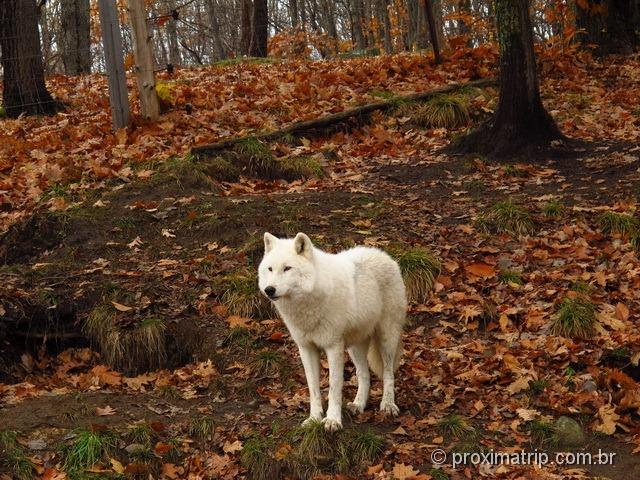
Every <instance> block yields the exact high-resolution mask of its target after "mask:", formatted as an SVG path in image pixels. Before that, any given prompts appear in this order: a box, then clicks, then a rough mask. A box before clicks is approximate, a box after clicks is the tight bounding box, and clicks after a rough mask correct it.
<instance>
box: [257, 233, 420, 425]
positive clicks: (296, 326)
mask: <svg viewBox="0 0 640 480" xmlns="http://www.w3.org/2000/svg"><path fill="white" fill-rule="evenodd" d="M264 249H265V254H264V258H263V259H262V262H261V263H260V267H259V269H258V273H259V286H260V290H261V291H262V292H263V293H264V294H265V295H266V296H267V297H268V298H269V299H270V300H271V301H272V302H273V304H274V305H275V307H276V309H277V310H278V312H279V313H280V316H281V317H282V319H283V320H284V323H285V324H286V325H287V328H288V329H289V332H290V333H291V337H293V339H294V340H295V342H296V344H297V345H298V349H299V350H300V357H301V358H302V364H303V366H304V371H305V375H306V377H307V384H308V386H309V398H310V403H311V414H310V416H309V418H308V419H307V420H305V422H309V421H311V420H322V422H323V423H324V426H325V429H326V430H328V431H335V430H339V429H340V428H342V411H341V410H342V382H343V377H344V350H345V348H346V349H347V350H348V351H349V355H350V356H351V360H352V361H353V363H354V365H355V367H356V376H357V379H358V392H357V394H356V397H355V399H354V401H353V402H350V403H349V404H348V405H347V408H349V410H351V411H352V412H354V413H361V412H362V411H363V410H364V408H365V406H366V404H367V399H368V397H369V384H370V377H369V367H371V369H372V370H373V372H374V373H375V374H376V375H377V376H378V377H380V378H382V380H383V394H382V401H381V402H380V410H382V411H383V412H385V413H386V414H391V415H397V414H398V412H399V410H398V407H397V406H396V403H395V394H394V372H395V370H396V369H397V367H398V364H399V362H400V355H401V354H402V344H401V335H402V327H403V325H404V321H405V313H406V308H407V300H406V294H405V287H404V283H403V281H402V275H401V274H400V268H399V267H398V264H397V263H396V262H395V261H394V260H393V259H392V258H391V257H389V255H387V254H386V253H384V252H383V251H381V250H378V249H375V248H367V247H356V248H352V249H350V250H345V251H343V252H340V253H338V254H330V253H326V252H323V251H322V250H319V249H317V248H315V247H314V246H313V244H312V243H311V240H310V239H309V237H308V236H307V235H305V234H304V233H298V234H297V235H296V237H295V238H293V239H278V238H276V237H274V236H273V235H271V234H270V233H265V234H264ZM320 350H324V351H325V352H326V353H327V359H328V362H329V406H328V408H327V416H326V418H324V419H323V418H322V415H323V408H322V397H321V394H320Z"/></svg>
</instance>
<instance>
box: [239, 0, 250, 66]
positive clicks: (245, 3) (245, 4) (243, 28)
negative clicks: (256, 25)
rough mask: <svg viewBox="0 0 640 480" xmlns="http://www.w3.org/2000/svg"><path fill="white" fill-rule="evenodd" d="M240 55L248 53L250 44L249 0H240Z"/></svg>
mask: <svg viewBox="0 0 640 480" xmlns="http://www.w3.org/2000/svg"><path fill="white" fill-rule="evenodd" d="M241 2H242V3H241V6H242V9H241V11H240V55H249V48H250V46H251V0H241Z"/></svg>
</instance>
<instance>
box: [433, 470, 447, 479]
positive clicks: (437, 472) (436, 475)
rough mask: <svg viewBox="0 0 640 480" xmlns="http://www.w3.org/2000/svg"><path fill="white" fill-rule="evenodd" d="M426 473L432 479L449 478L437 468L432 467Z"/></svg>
mask: <svg viewBox="0 0 640 480" xmlns="http://www.w3.org/2000/svg"><path fill="white" fill-rule="evenodd" d="M428 473H429V475H430V476H431V478H432V480H449V476H448V475H447V474H446V473H445V472H443V471H442V470H441V469H439V468H432V469H431V470H429V472H428Z"/></svg>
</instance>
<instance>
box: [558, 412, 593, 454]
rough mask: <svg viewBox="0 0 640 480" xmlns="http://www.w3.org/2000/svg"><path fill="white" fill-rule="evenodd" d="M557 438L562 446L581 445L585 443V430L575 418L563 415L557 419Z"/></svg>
mask: <svg viewBox="0 0 640 480" xmlns="http://www.w3.org/2000/svg"><path fill="white" fill-rule="evenodd" d="M555 430H556V438H557V440H558V445H559V446H561V447H580V446H582V445H584V444H585V442H586V438H585V435H584V431H583V430H582V427H581V426H580V424H579V423H578V422H576V421H575V420H574V419H573V418H569V417H567V416H564V415H563V416H562V417H560V418H558V419H557V420H556V425H555Z"/></svg>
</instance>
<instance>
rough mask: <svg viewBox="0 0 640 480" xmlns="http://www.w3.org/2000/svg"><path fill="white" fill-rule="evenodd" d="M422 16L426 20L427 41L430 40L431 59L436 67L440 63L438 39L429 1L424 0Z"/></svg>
mask: <svg viewBox="0 0 640 480" xmlns="http://www.w3.org/2000/svg"><path fill="white" fill-rule="evenodd" d="M424 16H425V18H426V19H427V26H428V27H429V39H430V40H431V47H432V48H433V57H434V58H435V61H436V65H438V64H440V63H442V58H441V57H440V38H438V31H437V30H436V20H435V18H434V16H433V6H432V5H431V0H424Z"/></svg>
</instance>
